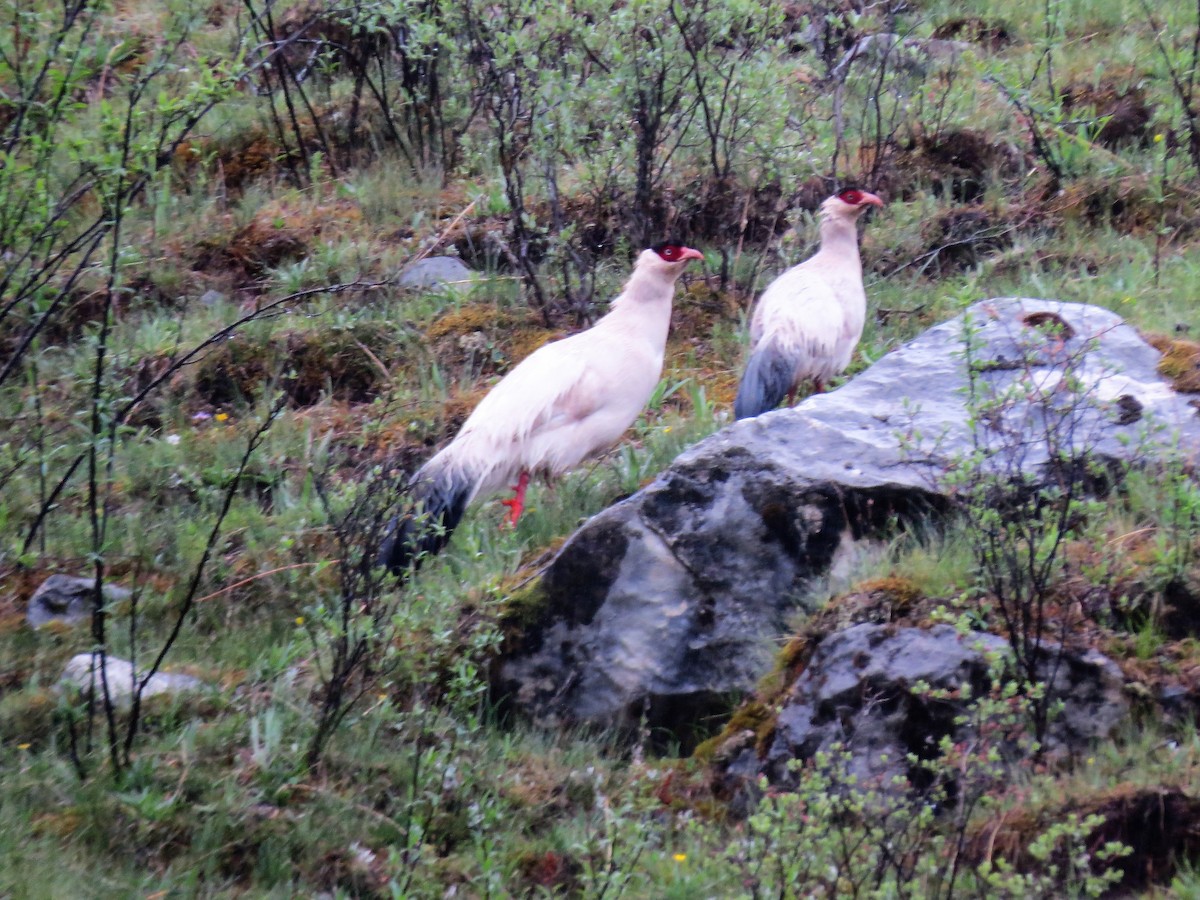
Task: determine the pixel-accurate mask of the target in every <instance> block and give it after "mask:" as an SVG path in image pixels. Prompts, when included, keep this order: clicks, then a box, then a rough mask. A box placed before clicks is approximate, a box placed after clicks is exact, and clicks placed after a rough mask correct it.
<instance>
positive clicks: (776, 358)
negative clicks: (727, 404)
mask: <svg viewBox="0 0 1200 900" xmlns="http://www.w3.org/2000/svg"><path fill="white" fill-rule="evenodd" d="M792 374H793V369H792V365H791V364H790V363H789V362H788V361H787V360H786V359H785V358H784V357H783V355H782V354H780V353H779V352H777V351H776V350H775V348H774V347H771V346H767V347H763V348H762V349H760V350H758V351H756V352H755V353H754V354H753V355H752V356H751V357H750V361H749V362H748V363H746V371H745V373H743V375H742V383H741V384H740V385H738V392H737V399H736V400H734V401H733V415H734V417H735V418H737V419H748V418H750V417H751V416H757V415H759V414H761V413H765V412H767V411H768V410H772V409H774V408H775V407H777V406H778V405H779V404H780V403H781V402H782V401H783V398H784V397H786V396H787V392H788V391H789V390H790V389H791V387H792Z"/></svg>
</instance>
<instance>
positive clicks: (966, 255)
mask: <svg viewBox="0 0 1200 900" xmlns="http://www.w3.org/2000/svg"><path fill="white" fill-rule="evenodd" d="M1015 230H1016V229H1015V226H1014V224H1013V223H1012V222H1011V221H1010V220H1009V219H1008V218H1007V217H1006V216H1004V215H1003V214H1001V213H999V212H997V211H995V210H990V209H986V208H984V207H982V206H967V207H957V208H955V209H950V210H947V211H946V212H944V213H941V214H940V215H938V216H937V217H936V218H934V219H933V220H931V221H930V222H928V223H927V224H926V225H925V227H924V229H923V232H924V235H925V248H924V250H923V251H922V253H921V256H920V257H919V259H921V261H922V262H921V269H922V271H925V272H927V273H930V274H933V275H935V276H936V275H942V274H944V273H946V272H961V271H963V270H965V269H970V268H973V267H975V266H977V265H979V263H981V262H983V261H984V260H985V259H988V258H989V257H991V256H995V255H996V254H997V253H999V252H1001V251H1002V250H1005V249H1007V248H1008V247H1010V246H1012V242H1013V232H1014V231H1015Z"/></svg>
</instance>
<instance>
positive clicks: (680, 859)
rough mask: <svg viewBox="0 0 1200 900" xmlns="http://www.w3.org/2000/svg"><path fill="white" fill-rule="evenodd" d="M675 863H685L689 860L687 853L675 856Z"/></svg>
mask: <svg viewBox="0 0 1200 900" xmlns="http://www.w3.org/2000/svg"><path fill="white" fill-rule="evenodd" d="M674 859H675V862H683V861H684V860H686V859H687V854H686V853H676V854H675V856H674Z"/></svg>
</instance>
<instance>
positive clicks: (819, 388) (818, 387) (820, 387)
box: [813, 378, 825, 394]
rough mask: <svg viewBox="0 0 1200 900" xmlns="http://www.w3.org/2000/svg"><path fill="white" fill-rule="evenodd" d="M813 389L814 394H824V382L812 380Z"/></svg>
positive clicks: (818, 379)
mask: <svg viewBox="0 0 1200 900" xmlns="http://www.w3.org/2000/svg"><path fill="white" fill-rule="evenodd" d="M813 387H814V388H816V390H815V391H813V393H814V394H823V393H825V382H824V381H822V380H821V379H820V378H814V379H813Z"/></svg>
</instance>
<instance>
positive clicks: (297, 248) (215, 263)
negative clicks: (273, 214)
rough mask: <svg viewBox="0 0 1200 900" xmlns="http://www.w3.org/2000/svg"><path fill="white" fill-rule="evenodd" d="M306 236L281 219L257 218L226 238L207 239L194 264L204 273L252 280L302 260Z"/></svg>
mask: <svg viewBox="0 0 1200 900" xmlns="http://www.w3.org/2000/svg"><path fill="white" fill-rule="evenodd" d="M307 254H308V246H307V244H306V243H305V241H304V238H303V236H302V235H301V234H300V233H299V232H297V231H293V230H292V229H290V228H288V227H287V226H286V225H284V224H282V222H266V221H263V220H262V219H257V218H256V219H255V220H254V221H253V222H251V223H250V224H249V225H246V226H244V227H242V228H239V229H238V230H237V231H236V232H234V234H233V235H232V236H231V237H230V238H229V239H228V240H227V241H225V240H211V241H204V242H203V243H201V244H200V247H199V252H198V253H197V255H196V257H195V259H194V260H193V262H192V266H193V267H194V268H196V269H198V270H199V271H201V272H210V273H229V274H231V275H232V276H233V277H234V279H235V280H236V281H237V282H238V283H240V284H248V283H253V282H254V281H256V280H258V279H260V278H262V277H263V276H264V275H265V274H266V273H267V272H268V271H269V270H270V269H273V268H275V267H276V266H279V265H282V264H283V263H285V262H293V261H295V260H299V259H303V258H304V257H305V256H306V255H307Z"/></svg>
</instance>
